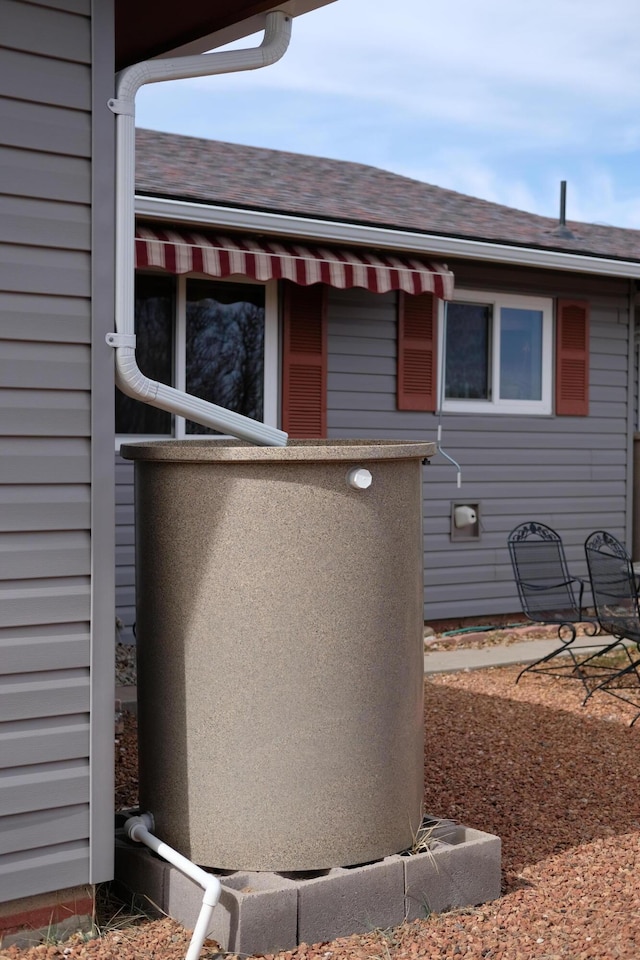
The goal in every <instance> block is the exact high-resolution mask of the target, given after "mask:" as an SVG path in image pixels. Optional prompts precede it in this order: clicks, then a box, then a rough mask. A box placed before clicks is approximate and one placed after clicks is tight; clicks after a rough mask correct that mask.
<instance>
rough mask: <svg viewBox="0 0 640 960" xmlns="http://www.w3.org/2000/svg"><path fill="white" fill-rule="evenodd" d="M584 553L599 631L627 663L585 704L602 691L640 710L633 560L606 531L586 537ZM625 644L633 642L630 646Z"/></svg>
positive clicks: (639, 613) (639, 626) (639, 623)
mask: <svg viewBox="0 0 640 960" xmlns="http://www.w3.org/2000/svg"><path fill="white" fill-rule="evenodd" d="M584 549H585V554H586V558H587V567H588V569H589V579H590V581H591V592H592V594H593V602H594V604H595V608H596V614H597V616H598V621H599V623H600V627H601V629H602V630H603V632H604V633H608V634H611V636H612V637H614V638H615V640H616V641H617V643H618V645H619V646H620V647H622V649H624V651H625V654H626V657H627V660H628V662H627V663H625V664H624V666H623V667H621V668H619V669H617V670H613V671H609V673H608V675H607V676H605V677H604V678H603V679H601V680H600V681H599V682H598V683H596V684H595V685H593V686H592V687H591V689H590V690H589V692H588V693H587V696H586V697H585V699H584V703H586V702H587V700H588V699H589V697H591V696H593V694H594V693H596V692H597V691H598V690H601V691H603V692H604V693H609V694H611V696H613V697H617V699H618V700H624V701H625V702H626V703H630V704H631V705H632V706H634V707H640V671H639V667H640V656H638V654H639V653H640V608H639V606H638V589H637V583H636V575H635V572H634V569H633V563H632V561H631V557H630V556H629V554H628V553H627V550H626V548H625V547H624V545H623V544H622V543H620V541H619V540H617V539H616V538H615V537H614V536H613V535H612V534H610V533H607V532H606V531H605V530H596V531H595V533H592V534H591V535H590V536H589V537H587V540H586V542H585V545H584ZM623 641H631V646H630V647H629V646H628V645H627V644H625V643H624V642H623ZM633 644H635V647H634V646H633ZM639 717H640V711H639V712H638V713H637V714H636V715H635V717H634V718H633V720H632V721H631V724H630V725H631V726H633V725H634V723H635V722H636V720H637V719H638V718H639Z"/></svg>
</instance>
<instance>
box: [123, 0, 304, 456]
mask: <svg viewBox="0 0 640 960" xmlns="http://www.w3.org/2000/svg"><path fill="white" fill-rule="evenodd" d="M290 37H291V18H290V17H289V16H287V15H286V14H284V13H282V12H281V11H277V12H273V13H269V14H267V17H266V28H265V32H264V38H263V41H262V43H261V44H260V46H258V47H251V48H249V49H245V50H231V51H219V52H217V53H208V54H200V55H197V56H192V57H178V58H175V59H174V58H167V59H161V60H146V61H144V62H142V63H136V64H134V65H133V66H131V67H127V68H126V69H125V70H123V71H122V72H121V73H119V74H118V78H117V94H116V98H115V99H112V100H109V101H108V106H109V108H110V109H111V110H112V111H113V112H114V113H115V114H116V317H115V321H116V332H115V333H109V334H107V338H106V339H107V343H108V344H110V345H111V346H112V347H114V349H115V357H116V383H117V385H118V387H119V388H120V390H122V392H123V393H126V394H127V396H129V397H134V398H135V399H137V400H142V401H143V402H144V403H148V404H150V405H151V406H153V407H159V408H160V409H161V410H167V411H169V412H170V413H174V414H177V415H178V416H182V417H186V418H187V419H189V420H195V421H196V422H197V423H201V424H203V425H204V426H207V427H213V428H214V429H215V430H219V431H221V432H222V433H228V434H231V435H232V436H234V437H240V438H241V439H242V440H248V441H249V442H250V443H255V444H260V445H263V446H284V445H285V444H286V442H287V434H286V433H284V432H283V431H282V430H277V429H276V428H275V427H269V426H267V425H266V424H264V423H260V422H258V421H257V420H252V419H251V418H249V417H244V416H242V415H241V414H239V413H235V412H234V411H232V410H227V409H225V408H224V407H219V406H217V404H213V403H208V402H207V401H206V400H201V399H200V398H199V397H194V396H191V395H190V394H187V393H183V392H182V391H180V390H176V389H175V388H174V387H170V386H168V385H167V384H163V383H158V382H157V381H156V380H150V379H149V378H148V377H145V375H144V374H143V373H142V371H141V370H140V369H139V367H138V364H137V361H136V356H135V346H136V337H135V327H134V308H135V292H134V231H135V199H134V193H135V97H136V93H137V92H138V90H139V89H140V87H141V86H142V85H143V84H145V83H158V82H160V81H162V80H180V79H184V78H187V77H204V76H213V75H216V74H221V73H236V72H238V71H241V70H256V69H258V68H260V67H265V66H268V65H269V64H271V63H275V62H276V61H277V60H279V59H280V58H281V57H282V56H283V55H284V53H285V52H286V50H287V47H288V45H289V39H290Z"/></svg>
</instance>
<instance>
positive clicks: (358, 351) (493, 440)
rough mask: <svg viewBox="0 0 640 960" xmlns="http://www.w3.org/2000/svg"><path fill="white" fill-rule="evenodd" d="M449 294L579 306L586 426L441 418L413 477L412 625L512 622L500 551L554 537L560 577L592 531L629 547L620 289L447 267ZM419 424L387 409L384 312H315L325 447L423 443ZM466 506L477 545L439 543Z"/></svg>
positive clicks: (353, 298) (370, 298)
mask: <svg viewBox="0 0 640 960" xmlns="http://www.w3.org/2000/svg"><path fill="white" fill-rule="evenodd" d="M452 266H453V269H454V273H455V275H456V285H457V287H458V288H469V289H486V290H499V291H509V292H512V293H523V294H531V295H536V296H549V297H554V298H556V297H576V298H580V299H587V300H589V301H590V304H591V361H590V366H591V371H590V375H591V389H590V413H589V416H588V417H555V416H551V417H539V416H509V415H484V416H483V415H468V414H445V415H444V416H443V418H442V427H443V441H442V447H443V449H445V450H446V452H447V453H448V454H449V455H450V456H452V457H453V458H454V459H455V460H457V461H459V463H460V464H461V466H462V487H461V489H460V490H458V489H457V487H456V472H455V469H454V468H453V467H452V466H451V465H450V464H448V463H447V461H446V460H445V459H444V458H443V457H441V456H437V457H436V458H434V460H433V462H432V464H431V465H430V466H428V467H426V468H425V473H424V478H425V479H424V562H425V619H426V620H437V619H446V618H454V617H474V616H481V615H489V616H490V615H493V614H498V613H514V612H517V611H518V609H519V607H518V600H517V595H516V592H515V589H514V586H513V579H512V575H511V568H510V566H509V558H508V553H507V549H506V537H507V535H508V533H509V531H510V530H511V529H512V528H513V527H514V526H516V525H517V524H518V523H520V522H522V521H524V520H527V519H531V518H536V519H538V520H541V521H544V522H546V523H549V524H550V525H551V526H554V527H555V528H557V529H558V530H559V531H560V532H561V533H562V536H563V538H564V540H565V545H566V547H567V554H568V557H569V560H570V564H571V566H572V567H573V568H574V569H575V570H576V572H577V573H578V574H580V573H582V574H584V573H586V568H585V563H584V556H583V543H584V540H585V538H586V536H587V535H588V534H589V533H590V532H591V531H593V530H594V529H598V528H605V529H607V530H610V531H611V532H612V533H614V534H615V535H616V536H618V537H620V538H621V539H622V540H627V539H628V537H629V532H630V531H629V523H630V511H631V499H630V498H631V487H630V482H629V451H630V431H631V427H632V424H631V420H630V417H631V413H632V402H631V399H630V398H631V388H630V380H629V335H630V327H629V302H628V287H627V284H626V282H623V281H615V280H608V279H599V278H594V277H586V276H577V275H564V274H559V273H556V274H553V273H550V272H542V271H531V270H524V269H523V270H519V269H517V268H510V269H506V268H503V269H500V268H497V267H486V266H484V265H480V264H478V265H476V264H456V265H452ZM437 423H438V418H437V416H435V415H433V414H425V413H414V412H401V411H397V409H396V301H395V296H394V295H392V294H389V295H387V296H385V297H376V296H374V295H372V294H367V293H364V292H363V291H355V290H352V291H337V290H333V291H331V293H330V298H329V370H328V429H329V436H331V437H358V436H359V437H370V438H374V437H379V438H381V437H387V438H390V439H398V440H414V439H422V440H435V439H436V431H437ZM452 501H457V502H471V503H479V504H480V510H481V525H482V529H481V536H480V539H479V540H478V541H463V542H452V541H451V537H450V527H451V521H450V515H451V503H452Z"/></svg>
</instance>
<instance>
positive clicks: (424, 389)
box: [397, 291, 438, 412]
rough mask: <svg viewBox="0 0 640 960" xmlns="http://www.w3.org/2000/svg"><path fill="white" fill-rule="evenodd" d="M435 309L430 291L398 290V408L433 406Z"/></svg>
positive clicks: (411, 408) (436, 352)
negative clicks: (409, 291)
mask: <svg viewBox="0 0 640 960" xmlns="http://www.w3.org/2000/svg"><path fill="white" fill-rule="evenodd" d="M437 309H438V305H437V300H436V298H435V297H434V295H433V294H432V293H419V294H410V293H404V292H402V291H401V292H400V294H399V301H398V400H397V405H398V410H426V411H429V412H433V411H434V410H435V409H436V406H437V404H436V393H437V380H438V375H437V356H438V343H437V334H438V314H437Z"/></svg>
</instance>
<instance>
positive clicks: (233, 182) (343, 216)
mask: <svg viewBox="0 0 640 960" xmlns="http://www.w3.org/2000/svg"><path fill="white" fill-rule="evenodd" d="M136 143H137V154H136V188H137V191H138V193H143V194H149V195H152V196H161V197H171V198H174V199H182V200H195V201H199V202H202V203H214V204H219V205H223V206H238V207H243V208H247V209H255V210H266V211H270V212H275V213H284V214H293V215H295V216H301V217H316V218H321V219H324V220H338V221H342V222H350V223H360V224H368V225H372V226H378V227H380V226H384V227H391V228H394V229H399V230H410V231H416V232H419V233H437V234H442V235H445V236H454V237H465V238H470V239H474V240H488V241H494V242H503V243H510V244H517V245H525V246H532V247H540V248H544V249H552V250H563V251H567V252H574V253H578V252H579V253H583V254H584V253H588V254H592V255H595V256H601V257H614V258H621V259H625V260H640V231H639V230H628V229H624V228H622V227H610V226H605V225H600V224H588V223H579V222H575V221H569V222H568V223H567V227H568V229H569V231H570V233H571V234H572V235H573V236H563V232H562V231H561V230H560V229H559V225H558V221H557V220H554V219H553V218H551V217H541V216H538V215H537V214H533V213H526V212H525V211H523V210H515V209H513V208H511V207H506V206H502V205H501V204H497V203H490V202H489V201H487V200H479V199H478V198H476V197H469V196H466V195H465V194H462V193H457V192H456V191H454V190H445V189H443V188H442V187H436V186H432V185H431V184H428V183H422V182H420V181H419V180H412V179H410V178H409V177H403V176H399V175H398V174H395V173H389V172H388V171H386V170H380V169H378V168H377V167H371V166H367V165H366V164H362V163H350V162H346V161H343V160H329V159H326V158H323V157H312V156H306V155H303V154H298V153H288V152H286V151H281V150H266V149H264V148H262V147H247V146H241V145H239V144H235V143H222V142H220V141H217V140H203V139H200V138H197V137H185V136H179V135H176V134H170V133H159V132H156V131H152V130H138V131H137V140H136Z"/></svg>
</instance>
